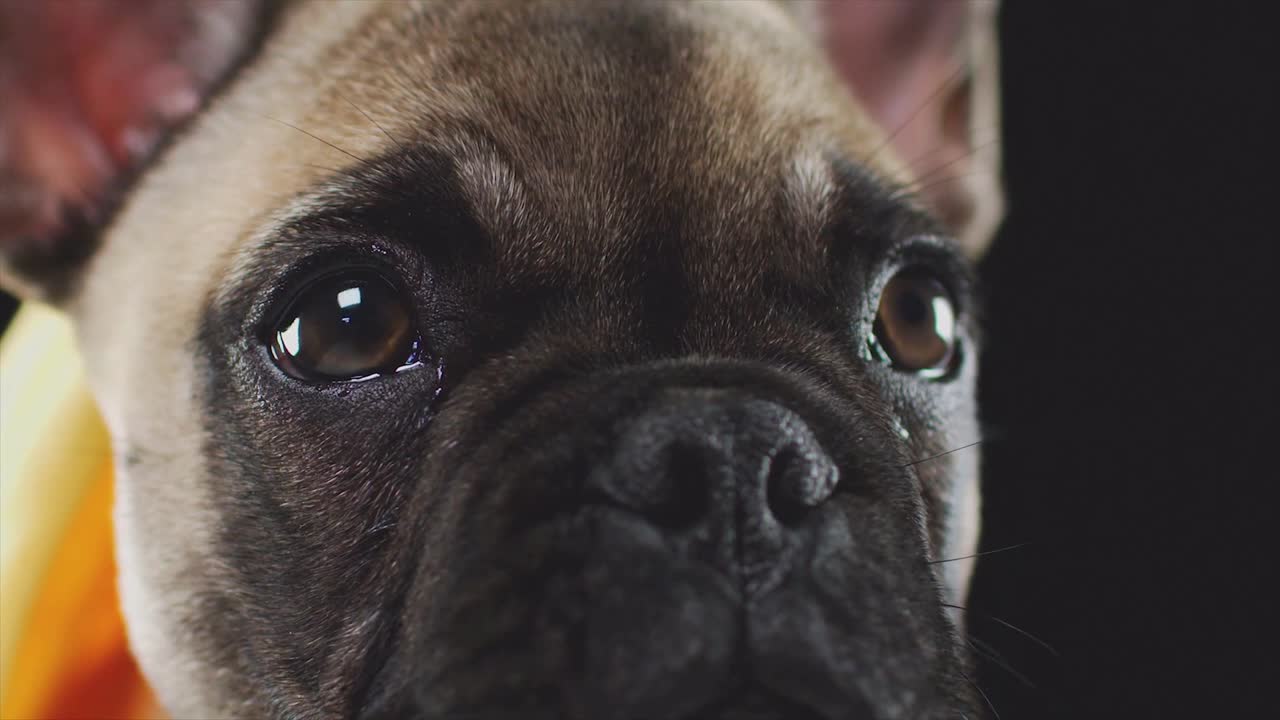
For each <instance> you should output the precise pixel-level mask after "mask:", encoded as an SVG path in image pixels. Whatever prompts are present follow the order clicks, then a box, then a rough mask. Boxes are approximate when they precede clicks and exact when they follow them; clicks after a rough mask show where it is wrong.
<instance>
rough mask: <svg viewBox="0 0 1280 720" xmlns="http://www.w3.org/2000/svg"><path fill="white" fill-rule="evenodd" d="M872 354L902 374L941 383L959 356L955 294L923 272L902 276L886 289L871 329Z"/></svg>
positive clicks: (898, 274) (906, 273)
mask: <svg viewBox="0 0 1280 720" xmlns="http://www.w3.org/2000/svg"><path fill="white" fill-rule="evenodd" d="M872 330H873V338H872V341H871V343H872V349H873V351H874V352H875V354H876V355H877V356H879V357H880V358H881V359H882V360H884V361H885V362H887V363H889V364H891V365H892V366H893V367H894V368H895V369H898V370H901V371H903V372H911V373H915V374H917V375H919V376H921V377H925V378H931V379H932V378H940V377H942V376H944V375H946V374H947V372H949V371H950V370H951V367H952V365H953V362H954V360H955V357H956V344H957V338H956V312H955V306H954V305H953V304H952V301H951V295H950V294H949V293H948V292H947V289H946V288H945V287H943V285H942V283H941V282H939V281H938V280H937V279H936V278H935V277H933V276H932V275H931V274H929V273H928V272H926V271H924V270H920V269H907V270H902V271H899V272H898V273H897V274H896V275H894V276H893V277H892V278H890V279H889V282H888V283H886V284H885V286H884V290H883V291H881V293H880V303H879V307H878V309H877V311H876V319H875V324H874V326H873V328H872Z"/></svg>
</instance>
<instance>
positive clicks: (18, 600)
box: [0, 303, 111, 718]
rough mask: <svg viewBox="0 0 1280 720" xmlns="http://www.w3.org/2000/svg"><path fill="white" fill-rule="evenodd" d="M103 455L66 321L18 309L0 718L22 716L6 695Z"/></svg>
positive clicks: (1, 565) (5, 454)
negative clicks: (57, 559)
mask: <svg viewBox="0 0 1280 720" xmlns="http://www.w3.org/2000/svg"><path fill="white" fill-rule="evenodd" d="M110 458H111V451H110V443H109V440H108V438H107V433H106V430H105V428H104V426H103V424H102V420H101V418H100V417H99V415H98V412H97V409H96V407H95V406H94V403H93V400H92V399H91V398H90V396H89V393H88V390H87V388H86V387H85V383H84V373H83V368H82V365H81V362H80V357H79V354H78V353H77V351H76V347H75V340H74V337H73V334H72V330H71V326H70V324H69V323H68V322H67V320H66V319H65V318H64V317H63V316H62V315H61V314H59V313H57V312H56V311H54V310H52V309H50V308H47V307H43V306H40V305H34V304H31V303H27V304H25V305H24V306H23V307H22V308H21V309H20V310H19V312H18V314H17V315H16V316H15V317H14V319H13V323H12V325H11V326H10V328H9V330H8V331H7V332H6V333H5V335H4V338H3V340H2V341H0V716H3V717H6V718H7V717H18V716H20V715H16V714H11V713H10V704H9V698H10V697H11V696H14V697H19V696H18V695H17V694H16V693H18V691H19V690H21V688H18V687H16V683H15V682H14V681H15V680H16V678H15V673H16V672H17V670H18V668H17V667H16V665H17V663H18V662H19V652H20V650H21V649H22V646H23V645H24V643H23V636H24V634H25V632H26V630H27V628H28V625H29V623H30V621H31V617H32V613H33V610H34V609H35V607H36V603H37V600H38V598H39V595H40V593H41V591H42V588H43V587H44V586H45V585H46V583H47V582H48V580H49V572H50V567H51V564H52V563H53V561H54V558H55V556H56V554H57V553H58V550H59V547H60V546H61V545H62V541H63V538H64V537H66V536H67V533H68V530H69V526H70V524H71V522H72V519H73V518H74V517H75V516H76V514H77V512H79V511H80V510H81V508H82V505H83V501H84V499H85V497H86V494H87V492H88V491H89V490H90V488H92V487H93V486H94V481H95V480H98V481H101V479H102V477H103V469H104V467H109V463H110ZM104 463H106V465H105V466H104ZM89 554H90V555H93V554H94V553H93V552H92V551H89ZM24 670H25V668H24ZM51 671H52V669H51Z"/></svg>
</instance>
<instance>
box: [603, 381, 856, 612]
mask: <svg viewBox="0 0 1280 720" xmlns="http://www.w3.org/2000/svg"><path fill="white" fill-rule="evenodd" d="M837 480H838V470H837V468H836V466H835V464H834V462H833V461H832V460H831V459H830V457H828V455H827V454H826V453H825V452H824V451H823V449H822V447H821V446H820V444H819V443H818V441H817V439H816V437H815V436H814V434H813V432H812V431H811V430H810V429H809V427H808V425H807V424H806V423H805V422H804V420H803V419H802V418H800V417H799V416H798V415H797V414H796V413H794V412H792V411H790V410H788V409H786V408H785V407H783V406H781V405H779V404H777V403H774V402H772V401H769V400H764V399H761V398H756V397H752V396H750V395H747V394H745V393H741V392H735V391H729V390H674V391H666V392H663V393H661V394H659V396H658V397H657V399H656V401H655V402H654V403H652V404H650V405H649V406H648V407H647V408H646V409H645V410H643V411H641V412H640V413H639V414H638V415H637V416H636V417H635V418H633V419H632V420H631V421H629V422H626V423H624V424H623V425H622V428H621V431H620V434H619V436H618V438H617V440H616V443H615V445H614V448H613V452H612V457H611V458H610V459H609V460H608V461H607V462H604V463H602V464H600V465H598V466H597V467H595V468H593V470H592V471H591V473H590V474H589V480H588V483H589V484H590V485H592V486H594V489H596V490H597V491H599V492H602V493H603V494H605V495H606V496H607V497H608V498H609V499H610V500H611V501H612V502H613V503H615V504H620V505H622V506H623V507H624V508H626V509H628V510H630V511H633V512H635V513H637V514H639V515H640V516H642V517H643V518H644V519H645V520H646V521H647V522H649V523H650V524H651V525H653V526H655V527H657V528H659V529H660V530H661V532H663V533H664V534H665V536H666V537H667V538H668V539H669V540H670V541H671V542H672V543H673V544H674V545H676V546H679V547H682V548H684V549H685V550H686V551H687V552H688V554H689V555H690V556H692V557H695V558H698V559H700V560H702V561H705V562H707V563H709V564H711V565H713V566H715V567H717V568H719V569H721V570H724V571H726V572H729V573H731V574H735V575H739V576H740V577H741V579H742V581H743V583H744V590H745V591H746V592H747V593H748V594H750V593H752V592H754V591H755V590H757V589H759V587H761V586H762V585H763V584H765V583H767V580H768V578H769V577H771V576H773V575H775V571H777V570H778V569H779V568H780V566H781V565H783V564H785V563H784V561H785V560H786V558H787V557H788V556H789V555H790V553H791V551H792V550H794V549H795V548H796V547H797V546H799V545H800V544H802V543H803V541H804V538H805V537H806V536H807V535H808V534H810V533H809V530H810V528H809V525H811V523H810V522H809V518H810V516H811V514H812V512H813V511H814V510H815V509H816V508H818V507H819V506H820V505H822V504H823V503H824V502H825V501H826V500H827V499H828V498H829V497H830V496H831V494H832V493H833V491H834V489H835V486H836V483H837Z"/></svg>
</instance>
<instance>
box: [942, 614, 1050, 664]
mask: <svg viewBox="0 0 1280 720" xmlns="http://www.w3.org/2000/svg"><path fill="white" fill-rule="evenodd" d="M942 606H943V607H948V608H951V609H952V610H960V611H962V612H976V613H978V614H979V615H981V616H982V617H984V618H986V619H988V620H990V621H992V622H995V623H999V624H1001V625H1003V626H1004V627H1006V628H1009V629H1010V630H1012V631H1014V632H1016V633H1018V634H1019V635H1021V636H1022V637H1024V638H1026V639H1028V640H1030V641H1031V642H1033V643H1035V644H1037V645H1039V646H1040V647H1042V648H1044V649H1045V650H1047V651H1048V652H1049V653H1050V654H1052V655H1053V656H1054V657H1062V653H1060V652H1058V651H1057V650H1056V649H1054V647H1053V646H1052V645H1050V644H1049V643H1047V642H1045V641H1044V640H1041V639H1040V638H1038V637H1036V636H1035V635H1032V634H1031V633H1029V632H1027V631H1026V630H1023V629H1022V628H1020V627H1018V626H1017V625H1014V624H1013V623H1011V622H1009V621H1007V620H1001V619H1000V618H998V617H996V616H994V615H991V614H990V613H985V612H981V611H979V610H970V609H969V608H967V607H963V606H961V605H952V604H950V603H942Z"/></svg>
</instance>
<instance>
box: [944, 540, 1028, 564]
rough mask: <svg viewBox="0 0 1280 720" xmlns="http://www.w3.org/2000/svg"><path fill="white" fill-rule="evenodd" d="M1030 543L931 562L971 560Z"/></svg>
mask: <svg viewBox="0 0 1280 720" xmlns="http://www.w3.org/2000/svg"><path fill="white" fill-rule="evenodd" d="M1029 544H1030V543H1018V544H1017V545H1006V546H1005V547H1001V548H996V549H994V550H983V551H982V552H976V553H973V554H971V555H961V556H960V557H953V558H947V559H946V560H930V561H929V564H930V565H941V564H942V563H949V562H956V561H957V560H970V559H972V558H980V557H983V556H984V555H995V554H996V553H1002V552H1005V551H1006V550H1017V549H1018V548H1020V547H1025V546H1026V545H1029Z"/></svg>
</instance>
